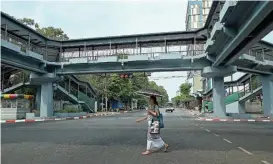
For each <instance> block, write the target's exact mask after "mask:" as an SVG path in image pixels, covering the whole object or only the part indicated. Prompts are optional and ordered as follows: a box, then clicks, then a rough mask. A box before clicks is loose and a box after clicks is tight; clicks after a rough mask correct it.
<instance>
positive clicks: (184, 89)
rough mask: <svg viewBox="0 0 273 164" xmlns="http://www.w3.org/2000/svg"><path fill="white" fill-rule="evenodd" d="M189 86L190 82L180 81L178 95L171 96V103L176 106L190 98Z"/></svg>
mask: <svg viewBox="0 0 273 164" xmlns="http://www.w3.org/2000/svg"><path fill="white" fill-rule="evenodd" d="M191 87H192V86H191V84H190V83H182V84H181V85H180V86H179V91H180V95H179V96H176V97H174V98H172V102H173V104H175V105H176V106H178V105H179V104H181V103H183V102H187V101H190V100H192V96H190V91H191Z"/></svg>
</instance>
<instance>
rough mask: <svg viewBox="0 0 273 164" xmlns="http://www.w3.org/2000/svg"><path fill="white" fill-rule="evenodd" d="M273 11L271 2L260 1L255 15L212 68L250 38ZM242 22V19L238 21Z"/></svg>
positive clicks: (227, 46) (251, 16)
mask: <svg viewBox="0 0 273 164" xmlns="http://www.w3.org/2000/svg"><path fill="white" fill-rule="evenodd" d="M272 9H273V3H272V2H270V1H260V2H259V5H257V6H256V8H255V10H253V12H254V13H253V14H252V15H250V17H249V18H248V21H247V22H246V23H245V24H244V25H243V26H242V27H241V28H240V30H239V31H238V35H236V36H235V37H234V38H233V39H232V40H231V41H230V42H229V43H228V44H227V45H226V46H225V48H224V49H223V51H222V52H221V53H220V54H219V55H218V57H217V58H216V61H215V62H214V63H213V65H212V66H218V65H220V64H221V63H222V62H223V61H224V60H225V59H226V58H227V57H228V56H229V55H230V54H231V53H232V51H233V50H234V49H235V48H236V47H237V46H238V45H239V44H240V43H242V41H243V40H244V39H245V38H246V37H248V36H249V34H250V33H251V32H252V31H253V30H255V28H256V27H257V26H258V25H259V24H260V23H261V22H262V21H263V20H264V19H265V18H266V17H267V16H268V15H269V14H270V12H271V11H272ZM238 20H239V21H240V19H238Z"/></svg>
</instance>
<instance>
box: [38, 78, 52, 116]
mask: <svg viewBox="0 0 273 164" xmlns="http://www.w3.org/2000/svg"><path fill="white" fill-rule="evenodd" d="M52 115H53V84H52V82H47V83H43V84H42V85H41V105H40V117H50V116H52Z"/></svg>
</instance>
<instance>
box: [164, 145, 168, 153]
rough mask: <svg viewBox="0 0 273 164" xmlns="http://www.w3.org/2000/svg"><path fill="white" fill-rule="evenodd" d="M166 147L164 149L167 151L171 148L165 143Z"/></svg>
mask: <svg viewBox="0 0 273 164" xmlns="http://www.w3.org/2000/svg"><path fill="white" fill-rule="evenodd" d="M164 146H165V149H164V152H167V150H168V148H169V145H168V144H165V145H164Z"/></svg>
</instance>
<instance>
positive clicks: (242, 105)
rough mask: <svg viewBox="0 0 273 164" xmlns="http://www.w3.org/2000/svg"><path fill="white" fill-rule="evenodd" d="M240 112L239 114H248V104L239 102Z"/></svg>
mask: <svg viewBox="0 0 273 164" xmlns="http://www.w3.org/2000/svg"><path fill="white" fill-rule="evenodd" d="M238 110H239V113H245V112H246V102H245V101H244V102H241V103H240V102H238Z"/></svg>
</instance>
